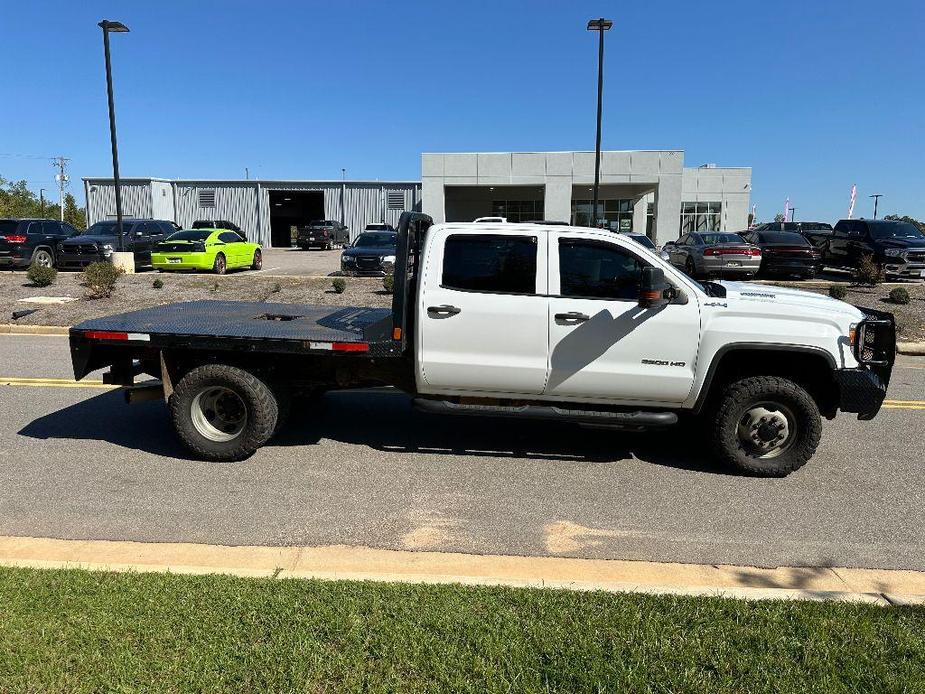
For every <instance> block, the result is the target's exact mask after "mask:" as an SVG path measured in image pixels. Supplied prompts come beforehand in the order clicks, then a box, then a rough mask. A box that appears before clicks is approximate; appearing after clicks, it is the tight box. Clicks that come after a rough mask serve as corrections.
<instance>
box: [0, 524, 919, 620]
mask: <svg viewBox="0 0 925 694" xmlns="http://www.w3.org/2000/svg"><path fill="white" fill-rule="evenodd" d="M0 565H3V566H19V567H32V568H84V569H90V570H109V571H139V572H172V573H189V574H210V573H219V574H230V575H235V576H245V577H265V578H317V579H324V580H364V581H388V582H406V583H463V584H471V585H505V586H514V587H547V588H563V589H569V590H602V591H608V592H642V593H653V594H676V595H701V596H702V595H714V596H719V595H722V596H726V597H735V598H743V599H749V600H765V599H777V600H842V601H861V602H869V603H874V604H879V605H884V606H885V605H900V604H905V605H908V604H925V572H917V571H889V570H877V569H851V568H839V567H779V568H775V569H759V568H755V567H749V566H724V565H706V564H672V563H661V562H641V561H614V560H593V559H570V558H560V557H518V556H493V555H472V554H452V553H443V552H406V551H395V550H380V549H372V548H369V547H350V546H345V545H335V546H324V547H226V546H219V545H195V544H174V543H139V542H113V541H104V540H92V541H85V540H55V539H48V538H28V537H0Z"/></svg>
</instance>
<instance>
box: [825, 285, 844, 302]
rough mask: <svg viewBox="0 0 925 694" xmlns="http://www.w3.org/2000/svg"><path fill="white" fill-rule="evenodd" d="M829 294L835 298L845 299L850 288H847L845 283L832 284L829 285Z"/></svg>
mask: <svg viewBox="0 0 925 694" xmlns="http://www.w3.org/2000/svg"><path fill="white" fill-rule="evenodd" d="M829 296H831V297H832V298H833V299H838V300H839V301H842V300H844V298H845V297H846V296H848V290H847V289H845V287H844V285H841V284H830V285H829Z"/></svg>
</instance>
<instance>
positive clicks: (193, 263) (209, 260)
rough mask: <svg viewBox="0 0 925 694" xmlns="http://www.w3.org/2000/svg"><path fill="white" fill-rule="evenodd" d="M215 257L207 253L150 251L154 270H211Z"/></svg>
mask: <svg viewBox="0 0 925 694" xmlns="http://www.w3.org/2000/svg"><path fill="white" fill-rule="evenodd" d="M214 262H215V258H214V256H212V255H209V254H207V253H152V254H151V265H152V266H153V267H154V269H155V270H164V271H167V270H211V269H212V265H213V263H214Z"/></svg>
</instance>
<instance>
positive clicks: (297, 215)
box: [268, 190, 324, 248]
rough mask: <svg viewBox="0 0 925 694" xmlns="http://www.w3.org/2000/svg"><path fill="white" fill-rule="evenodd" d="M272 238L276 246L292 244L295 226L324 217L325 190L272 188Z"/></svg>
mask: <svg viewBox="0 0 925 694" xmlns="http://www.w3.org/2000/svg"><path fill="white" fill-rule="evenodd" d="M268 193H269V195H270V240H271V243H272V244H273V247H274V248H289V247H290V246H292V237H293V233H294V230H293V227H300V226H304V225H306V224H308V223H309V222H311V221H313V220H316V219H324V192H323V191H320V190H307V191H306V190H300V191H294V190H271V191H268Z"/></svg>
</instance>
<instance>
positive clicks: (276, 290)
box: [270, 282, 283, 294]
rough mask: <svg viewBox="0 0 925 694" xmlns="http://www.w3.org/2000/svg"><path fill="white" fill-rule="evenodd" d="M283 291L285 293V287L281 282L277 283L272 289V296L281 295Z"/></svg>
mask: <svg viewBox="0 0 925 694" xmlns="http://www.w3.org/2000/svg"><path fill="white" fill-rule="evenodd" d="M281 291H283V287H282V285H280V283H279V282H276V283H275V284H274V285H273V286H272V287H270V294H279V293H280V292H281Z"/></svg>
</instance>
